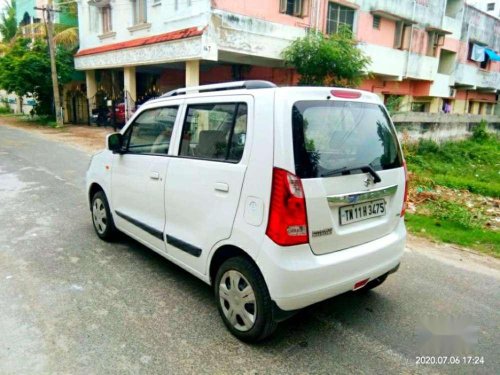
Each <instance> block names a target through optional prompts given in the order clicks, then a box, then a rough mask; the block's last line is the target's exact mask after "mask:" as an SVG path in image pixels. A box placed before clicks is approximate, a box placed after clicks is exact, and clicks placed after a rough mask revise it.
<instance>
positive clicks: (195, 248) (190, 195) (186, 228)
mask: <svg viewBox="0 0 500 375" xmlns="http://www.w3.org/2000/svg"><path fill="white" fill-rule="evenodd" d="M252 108H253V101H252V97H251V96H248V95H242V96H232V97H231V98H228V97H227V96H226V97H221V98H219V99H211V100H210V101H209V102H207V99H204V100H203V99H190V100H186V108H185V111H184V115H183V117H184V118H183V123H182V130H181V132H180V133H181V134H180V135H179V139H178V152H177V157H173V158H171V160H170V164H169V167H168V171H167V184H166V187H165V203H166V207H167V209H166V239H167V251H168V254H169V255H171V256H173V257H174V258H176V259H177V260H179V261H180V262H182V263H183V264H184V265H186V266H187V267H189V268H190V269H191V270H192V271H195V272H197V273H199V274H203V273H204V272H205V264H206V261H207V255H208V253H209V251H210V249H211V248H212V247H213V246H214V245H215V244H216V243H217V242H218V241H221V240H224V239H227V238H229V237H230V235H231V230H232V226H233V222H234V218H235V215H236V211H237V207H238V202H239V198H240V192H241V188H242V185H243V180H244V177H245V171H246V165H247V159H248V147H245V143H246V140H247V129H251V127H250V126H249V125H250V124H251V121H250V122H249V120H250V116H247V114H248V113H253V112H252Z"/></svg>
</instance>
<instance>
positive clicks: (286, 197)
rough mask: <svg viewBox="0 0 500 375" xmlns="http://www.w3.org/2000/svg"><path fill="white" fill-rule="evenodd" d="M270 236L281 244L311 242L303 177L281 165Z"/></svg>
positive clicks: (277, 170) (276, 175) (274, 189)
mask: <svg viewBox="0 0 500 375" xmlns="http://www.w3.org/2000/svg"><path fill="white" fill-rule="evenodd" d="M266 234H267V236H268V237H269V238H270V239H271V240H273V241H274V242H275V243H276V244H278V245H281V246H293V245H299V244H305V243H308V242H309V235H308V226H307V211H306V200H305V196H304V189H303V188H302V182H301V181H300V178H298V177H297V176H295V175H294V174H292V173H290V172H288V171H285V170H283V169H280V168H274V169H273V184H272V190H271V205H270V208H269V222H268V224H267V230H266Z"/></svg>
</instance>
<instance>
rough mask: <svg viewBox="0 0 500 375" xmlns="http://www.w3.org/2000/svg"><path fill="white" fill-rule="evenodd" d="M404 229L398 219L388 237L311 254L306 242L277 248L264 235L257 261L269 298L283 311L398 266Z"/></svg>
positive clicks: (319, 298)
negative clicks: (346, 247)
mask: <svg viewBox="0 0 500 375" xmlns="http://www.w3.org/2000/svg"><path fill="white" fill-rule="evenodd" d="M405 242H406V229H405V226H404V221H403V219H401V221H400V223H399V224H398V226H397V228H396V229H395V230H394V231H393V232H392V233H390V234H389V235H387V236H384V237H382V238H379V239H377V240H375V241H371V242H368V243H365V244H362V245H359V246H356V247H353V248H350V249H347V250H341V251H337V252H334V253H330V254H325V255H314V254H313V252H312V251H311V249H310V247H309V245H300V246H295V247H279V246H277V245H276V244H275V243H273V242H272V241H271V240H270V239H269V238H267V237H266V239H265V240H264V243H263V247H262V249H261V251H260V253H259V257H258V259H257V264H258V265H259V267H260V269H261V271H262V274H263V275H264V279H265V280H266V283H267V286H268V289H269V293H270V294H271V298H272V299H273V301H274V302H275V303H276V305H277V306H278V307H279V308H280V309H282V310H285V311H290V310H295V309H300V308H302V307H305V306H308V305H311V304H313V303H316V302H319V301H323V300H325V299H328V298H331V297H334V296H336V295H339V294H342V293H345V292H347V291H349V290H352V289H353V288H354V284H355V283H356V282H358V281H360V280H364V279H370V280H372V279H375V278H377V277H379V276H381V275H383V274H385V273H387V272H389V271H391V270H393V269H394V268H395V267H397V266H398V264H399V263H400V261H401V257H402V256H403V251H404V247H405Z"/></svg>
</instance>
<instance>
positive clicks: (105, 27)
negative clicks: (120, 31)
mask: <svg viewBox="0 0 500 375" xmlns="http://www.w3.org/2000/svg"><path fill="white" fill-rule="evenodd" d="M101 21H102V33H103V34H106V33H109V32H111V31H112V30H113V24H112V23H111V7H109V6H107V7H104V8H101Z"/></svg>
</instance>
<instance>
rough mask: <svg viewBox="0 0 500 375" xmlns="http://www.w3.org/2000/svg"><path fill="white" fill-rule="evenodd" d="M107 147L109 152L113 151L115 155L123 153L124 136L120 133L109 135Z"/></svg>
mask: <svg viewBox="0 0 500 375" xmlns="http://www.w3.org/2000/svg"><path fill="white" fill-rule="evenodd" d="M106 145H107V147H108V150H110V151H113V153H122V152H123V135H121V134H120V133H113V134H109V135H108V137H107V138H106Z"/></svg>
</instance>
